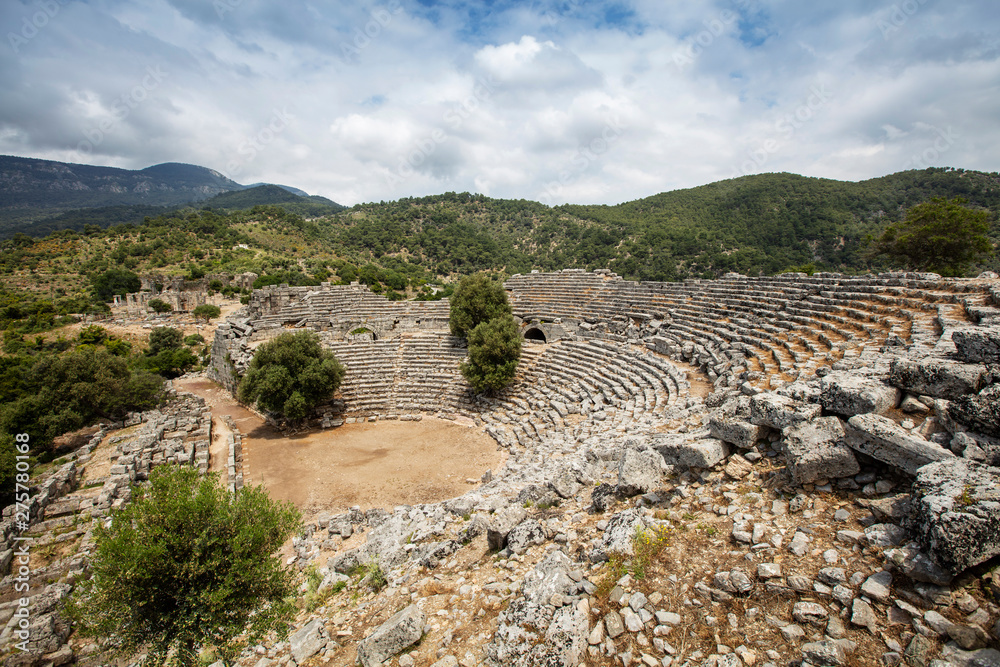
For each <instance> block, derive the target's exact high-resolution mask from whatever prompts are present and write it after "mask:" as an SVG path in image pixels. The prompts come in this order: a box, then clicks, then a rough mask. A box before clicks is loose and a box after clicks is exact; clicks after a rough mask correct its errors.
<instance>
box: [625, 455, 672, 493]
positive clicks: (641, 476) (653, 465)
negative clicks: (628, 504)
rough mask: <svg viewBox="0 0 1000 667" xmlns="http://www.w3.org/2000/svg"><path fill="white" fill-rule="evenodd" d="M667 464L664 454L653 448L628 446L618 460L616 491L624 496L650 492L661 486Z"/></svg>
mask: <svg viewBox="0 0 1000 667" xmlns="http://www.w3.org/2000/svg"><path fill="white" fill-rule="evenodd" d="M666 470H667V464H666V463H664V461H663V456H661V455H660V454H659V453H658V452H656V451H655V450H652V449H631V448H627V449H625V450H624V451H623V452H622V456H621V459H620V460H619V461H618V486H617V487H615V492H616V493H617V494H618V495H619V496H622V497H628V496H635V495H638V494H640V493H649V492H650V491H654V490H656V489H658V488H660V483H661V481H662V478H663V473H664V472H666Z"/></svg>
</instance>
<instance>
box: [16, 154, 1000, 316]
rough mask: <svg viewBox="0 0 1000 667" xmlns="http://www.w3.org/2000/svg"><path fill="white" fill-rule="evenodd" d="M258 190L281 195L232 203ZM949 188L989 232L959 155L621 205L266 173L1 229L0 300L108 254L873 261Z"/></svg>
mask: <svg viewBox="0 0 1000 667" xmlns="http://www.w3.org/2000/svg"><path fill="white" fill-rule="evenodd" d="M261 196H263V197H265V198H268V197H273V198H276V199H279V200H280V199H289V201H288V202H287V203H283V204H280V205H279V206H254V207H253V208H250V209H248V210H242V211H230V210H229V209H230V208H231V207H237V206H240V205H241V204H247V203H250V202H253V201H259V200H260V199H259V197H261ZM955 196H962V197H965V198H966V199H967V200H968V205H969V206H971V207H973V208H978V209H985V210H987V211H988V212H989V221H990V225H991V227H990V228H991V236H992V239H993V241H994V243H995V242H996V240H997V238H998V236H1000V234H998V223H997V219H998V215H997V213H998V211H1000V176H998V175H997V174H984V173H981V172H965V171H960V170H945V169H929V170H925V171H910V172H903V173H900V174H894V175H892V176H887V177H884V178H878V179H873V180H870V181H864V182H861V183H844V182H838V181H831V180H823V179H815V178H805V177H802V176H795V175H791V174H765V175H760V176H748V177H744V178H739V179H734V180H730V181H722V182H719V183H713V184H711V185H706V186H702V187H699V188H692V189H689V190H678V191H675V192H668V193H663V194H659V195H655V196H653V197H649V198H646V199H641V200H638V201H634V202H628V203H625V204H620V205H618V206H560V207H555V208H550V207H547V206H545V205H543V204H540V203H537V202H531V201H525V200H502V199H491V198H489V197H485V196H482V195H474V194H469V193H458V194H456V193H446V194H443V195H437V196H433V197H423V198H408V199H401V200H399V201H394V202H379V203H370V204H361V205H358V206H355V207H353V208H351V209H348V210H343V211H340V212H339V213H334V214H332V215H324V216H321V217H305V216H304V215H299V214H297V213H294V212H290V211H288V210H286V208H285V207H286V206H287V207H289V208H292V207H294V206H295V205H298V204H304V203H305V204H308V205H315V206H317V207H326V208H327V210H329V208H330V207H331V205H332V206H334V207H335V206H336V205H335V204H332V203H325V202H323V201H316V199H314V198H302V197H298V196H297V195H292V194H290V193H287V192H286V191H284V190H281V189H280V188H277V187H273V186H263V187H261V188H254V189H251V190H245V191H242V192H237V193H230V194H226V195H223V196H221V197H219V198H217V199H215V200H212V201H213V202H214V203H215V204H216V206H215V207H206V208H205V209H203V210H195V209H191V208H188V209H184V210H178V211H173V212H170V213H165V214H160V215H155V216H147V217H145V218H144V220H143V221H141V222H138V223H137V224H136V223H127V224H115V225H112V226H110V227H108V228H107V229H104V228H102V226H101V225H98V224H89V223H85V224H83V225H80V231H79V232H77V231H72V230H63V231H59V232H56V233H53V234H50V235H48V236H46V237H44V238H31V237H30V236H29V235H25V234H23V233H21V234H17V235H16V236H14V237H13V238H11V239H9V240H7V241H3V242H2V243H0V282H2V283H3V285H4V286H5V287H6V288H7V289H8V290H13V292H10V293H8V295H7V297H5V299H6V300H5V302H4V303H2V304H0V307H3V306H4V305H12V304H13V305H18V308H16V309H14V310H13V311H11V312H12V313H18V312H25V313H28V312H34V310H33V308H34V307H33V306H31V305H30V304H29V303H28V301H32V299H35V298H41V299H43V300H46V301H47V302H48V303H49V306H47V308H48V310H46V311H45V312H47V313H49V315H50V316H51V317H55V318H58V317H59V316H60V315H61V314H64V313H65V312H80V310H79V309H80V307H81V303H87V302H88V300H89V299H91V298H92V295H91V292H90V291H89V290H90V285H91V277H92V276H93V275H95V274H100V273H101V272H103V271H107V270H108V269H111V268H119V269H125V270H128V271H132V272H135V273H151V272H154V273H158V274H160V275H178V276H185V277H187V278H189V279H195V278H199V277H201V276H204V275H206V274H223V275H235V274H237V273H242V272H245V271H253V272H255V273H258V274H260V275H261V279H260V284H266V283H268V282H271V283H274V282H290V283H294V284H310V283H318V282H320V281H323V280H333V281H335V282H336V281H342V282H350V281H352V280H361V281H362V282H365V283H367V284H369V285H371V286H372V287H373V289H375V290H376V291H385V293H386V294H387V295H388V296H389V297H390V298H395V299H401V298H407V297H413V296H422V297H423V298H430V297H431V294H432V293H433V292H436V291H437V290H434V289H432V285H433V284H434V283H438V284H439V285H441V286H444V284H446V283H448V282H451V281H452V280H453V279H454V278H455V277H456V276H458V275H462V274H468V273H472V272H475V271H480V270H492V271H495V272H497V273H499V274H506V275H510V274H513V273H518V272H526V271H530V270H532V269H540V270H556V269H562V268H586V269H595V268H610V269H612V270H613V271H615V272H617V273H619V274H620V275H622V276H624V277H626V278H631V279H643V280H680V279H684V278H691V277H717V276H720V275H722V274H723V273H725V272H727V271H738V272H740V273H745V274H750V275H756V274H761V273H763V274H773V273H777V272H781V271H787V270H804V271H813V270H828V271H842V272H861V271H867V270H883V269H889V268H899V267H894V266H892V265H891V264H890V263H889V262H888V260H879V261H877V262H876V261H874V260H872V259H871V258H870V257H869V256H868V254H867V253H866V243H867V241H866V239H867V238H869V237H872V236H877V235H878V234H880V233H881V231H882V230H883V229H885V227H886V226H887V225H888V224H890V223H891V222H894V221H897V220H899V219H900V218H901V217H902V216H903V215H904V214H905V212H906V210H907V209H909V208H910V207H911V206H913V205H915V204H917V203H920V202H924V201H927V200H929V199H931V198H932V197H945V198H953V197H955ZM255 197H257V198H256V199H255ZM334 210H336V209H334ZM987 268H990V269H994V270H996V269H1000V259H998V258H997V256H996V254H994V255H993V257H992V258H991V259H989V260H987V261H986V262H984V263H982V264H979V265H976V266H974V267H972V271H973V272H974V273H975V272H978V271H981V270H984V269H987ZM22 292H23V293H22ZM15 293H16V294H18V295H20V296H17V297H16V298H15V296H11V294H15ZM25 294H33V295H35V296H33V297H31V298H30V299H29V298H28V297H27V296H25ZM26 299H27V301H26ZM56 304H62V305H61V306H58V307H57V306H56ZM93 306H94V307H99V304H96V303H94V304H93ZM74 309H75V310H74ZM43 310H45V309H43ZM12 319H13V318H12Z"/></svg>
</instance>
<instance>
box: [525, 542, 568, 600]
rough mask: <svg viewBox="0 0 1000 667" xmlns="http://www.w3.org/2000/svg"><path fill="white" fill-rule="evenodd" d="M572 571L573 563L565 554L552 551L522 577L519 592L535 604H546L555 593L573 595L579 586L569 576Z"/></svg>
mask: <svg viewBox="0 0 1000 667" xmlns="http://www.w3.org/2000/svg"><path fill="white" fill-rule="evenodd" d="M573 569H575V566H574V565H573V561H571V560H570V559H569V557H568V556H567V555H566V554H565V553H563V552H562V551H558V550H556V551H552V552H550V553H549V555H547V556H546V557H545V558H544V559H542V562H540V563H539V564H538V565H536V566H535V569H534V570H532V571H531V572H529V573H528V574H526V575H525V576H524V580H523V581H522V582H521V592H522V593H524V596H525V597H526V598H527V599H528V600H529V601H531V602H533V603H535V604H548V603H549V600H550V599H551V598H552V596H553V595H555V594H556V593H559V594H560V595H564V596H569V595H573V594H575V593H576V589H577V587H578V585H579V584H577V583H576V582H575V581H573V579H572V578H570V576H569V573H570V571H572V570H573Z"/></svg>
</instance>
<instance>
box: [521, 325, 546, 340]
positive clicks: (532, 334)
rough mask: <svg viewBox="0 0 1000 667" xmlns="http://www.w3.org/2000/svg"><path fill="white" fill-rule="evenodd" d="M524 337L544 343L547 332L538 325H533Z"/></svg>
mask: <svg viewBox="0 0 1000 667" xmlns="http://www.w3.org/2000/svg"><path fill="white" fill-rule="evenodd" d="M524 339H525V340H531V341H535V342H538V343H544V342H545V332H543V331H542V330H541V329H539V328H538V327H531V328H530V329H528V330H527V331H525V332H524Z"/></svg>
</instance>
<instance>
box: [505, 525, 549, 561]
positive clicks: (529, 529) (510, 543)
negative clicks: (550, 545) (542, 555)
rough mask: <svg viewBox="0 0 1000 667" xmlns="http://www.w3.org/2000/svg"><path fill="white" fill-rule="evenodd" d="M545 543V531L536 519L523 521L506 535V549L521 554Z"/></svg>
mask: <svg viewBox="0 0 1000 667" xmlns="http://www.w3.org/2000/svg"><path fill="white" fill-rule="evenodd" d="M544 543H545V529H544V528H542V524H540V523H539V522H538V521H537V520H536V519H525V520H524V521H522V522H521V523H519V524H517V525H516V526H514V527H513V528H512V529H511V531H510V532H509V533H508V534H507V549H509V550H510V551H511V552H512V553H515V554H523V553H524V552H525V551H527V550H528V549H529V548H531V547H533V546H535V545H538V544H544Z"/></svg>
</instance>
